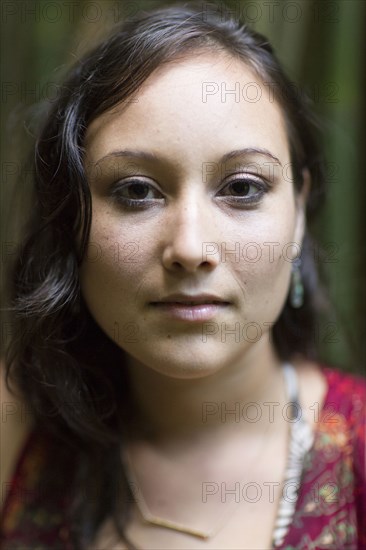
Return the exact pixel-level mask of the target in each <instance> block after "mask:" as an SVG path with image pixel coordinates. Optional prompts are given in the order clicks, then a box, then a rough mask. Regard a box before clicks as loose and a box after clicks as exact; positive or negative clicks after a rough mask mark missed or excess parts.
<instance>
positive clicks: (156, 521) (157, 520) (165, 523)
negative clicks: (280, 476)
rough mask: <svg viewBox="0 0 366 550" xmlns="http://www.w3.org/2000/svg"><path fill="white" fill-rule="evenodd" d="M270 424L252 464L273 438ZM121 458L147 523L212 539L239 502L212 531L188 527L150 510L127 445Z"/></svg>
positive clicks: (135, 499) (136, 501)
mask: <svg viewBox="0 0 366 550" xmlns="http://www.w3.org/2000/svg"><path fill="white" fill-rule="evenodd" d="M270 425H271V424H268V425H267V427H266V430H265V433H264V443H263V445H261V446H260V449H259V451H258V453H256V455H255V457H254V459H253V460H252V464H253V463H254V460H256V459H258V457H259V456H260V454H261V451H263V450H264V448H265V446H266V444H268V441H270V440H271V438H267V437H266V435H267V433H268V431H269V428H270ZM274 432H275V430H272V434H271V435H272V437H273V434H274ZM262 456H264V455H262ZM121 459H122V463H123V464H124V467H125V473H126V477H127V479H128V481H129V483H130V487H131V490H132V493H133V495H134V503H135V504H136V506H137V508H138V510H139V511H140V514H141V516H142V517H143V519H144V520H145V522H146V523H150V524H152V525H156V526H159V527H165V528H166V529H171V530H173V531H178V532H180V533H186V534H188V535H192V536H194V537H197V538H200V539H203V540H207V539H210V538H212V537H213V536H215V535H216V534H217V533H218V532H219V531H220V530H221V529H222V528H223V526H224V524H225V520H226V517H227V516H229V513H230V512H231V510H232V509H233V507H234V505H236V504H237V502H235V501H234V502H232V503H231V504H230V505H229V507H228V509H227V510H226V511H225V512H224V513H223V514H222V516H221V517H220V519H219V520H218V521H216V522H215V525H216V528H215V529H211V530H210V531H202V530H199V529H196V528H192V527H188V526H186V525H183V524H180V523H177V522H174V521H171V520H169V519H166V518H162V517H159V516H155V515H154V514H152V513H151V512H150V511H149V509H148V506H147V504H146V501H145V499H144V497H143V495H142V491H141V487H140V485H139V483H138V480H137V477H136V475H135V473H134V469H133V466H132V461H131V458H130V455H129V452H128V448H127V445H125V446H124V447H123V448H122V449H121ZM256 462H257V460H256ZM257 463H258V462H257ZM134 488H138V492H139V495H138V498H137V492H136V490H134ZM230 517H231V514H230Z"/></svg>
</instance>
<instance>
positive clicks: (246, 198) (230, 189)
mask: <svg viewBox="0 0 366 550" xmlns="http://www.w3.org/2000/svg"><path fill="white" fill-rule="evenodd" d="M266 191H267V186H266V185H265V183H264V182H263V181H261V180H257V179H255V178H253V177H250V176H244V175H241V176H237V177H236V178H234V179H232V180H231V181H229V183H227V184H226V185H225V187H223V188H222V189H221V191H220V193H219V196H224V197H225V199H226V200H229V201H231V202H235V203H236V204H255V203H258V202H260V200H261V199H262V198H263V195H264V194H265V193H266Z"/></svg>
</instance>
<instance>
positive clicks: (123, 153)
mask: <svg viewBox="0 0 366 550" xmlns="http://www.w3.org/2000/svg"><path fill="white" fill-rule="evenodd" d="M252 154H256V155H262V156H265V157H268V158H270V159H272V160H274V161H276V162H277V163H278V164H279V165H280V166H282V164H281V162H280V160H279V159H278V158H277V157H276V156H275V155H273V154H272V153H271V152H270V151H268V150H267V149H262V148H260V147H245V148H244V149H236V150H235V151H231V152H230V153H226V154H225V155H224V156H223V157H222V158H221V163H224V162H227V161H229V160H231V159H233V158H235V157H239V156H242V155H252ZM115 157H130V158H136V159H140V160H146V161H158V160H160V157H159V156H158V155H156V154H155V153H151V152H148V151H137V150H132V149H123V150H120V151H112V152H111V153H108V154H107V155H105V156H104V157H102V158H100V159H99V160H97V161H96V162H95V163H94V166H97V165H98V164H99V163H101V162H102V161H104V160H106V159H108V158H115Z"/></svg>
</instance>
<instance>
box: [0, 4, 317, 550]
mask: <svg viewBox="0 0 366 550" xmlns="http://www.w3.org/2000/svg"><path fill="white" fill-rule="evenodd" d="M197 51H209V52H212V51H218V52H224V53H228V54H230V55H232V56H234V57H235V58H236V59H239V60H242V61H243V62H244V63H245V64H246V65H248V66H249V67H251V68H252V69H253V70H254V71H255V72H256V74H258V76H259V77H260V79H261V81H262V82H263V83H266V84H268V83H269V84H273V86H272V88H271V89H272V90H273V93H274V100H275V101H277V102H278V104H279V105H280V107H281V110H282V113H283V116H284V120H285V123H286V128H287V135H288V143H289V150H290V155H291V168H292V176H293V181H294V187H295V191H296V192H299V191H300V190H301V189H302V186H303V183H304V182H303V176H302V169H303V168H305V167H306V168H307V169H308V170H309V172H310V174H311V191H310V196H309V198H308V202H307V207H306V214H307V219H308V220H309V219H311V218H312V217H313V216H314V215H315V213H316V212H317V210H318V208H319V206H320V205H321V203H322V200H323V198H324V184H325V170H324V160H323V157H322V154H321V145H320V143H319V138H318V137H317V136H318V135H319V124H318V122H317V120H316V118H315V116H314V114H313V112H312V105H311V102H310V100H309V99H307V97H306V95H305V94H302V93H301V94H300V93H298V91H295V90H296V88H294V86H293V85H292V83H291V81H290V80H289V78H288V77H287V76H286V74H285V73H284V71H283V69H282V67H281V65H280V63H279V61H278V59H277V57H276V55H275V53H274V51H273V49H272V47H271V45H270V44H269V43H268V41H267V40H266V38H264V37H263V36H262V35H260V34H258V33H257V32H255V31H254V30H252V29H251V28H249V27H248V25H247V24H246V23H245V22H244V21H240V20H236V19H235V18H233V17H232V15H230V14H229V13H228V12H226V11H225V10H224V9H223V8H222V4H221V7H220V8H219V7H218V6H217V5H215V4H211V5H209V4H208V3H206V5H205V8H204V9H203V8H202V6H200V5H199V4H196V3H185V4H174V5H171V6H169V7H160V8H158V9H154V10H151V11H141V12H140V13H139V14H138V15H137V16H136V17H134V18H133V19H129V20H127V21H123V22H119V23H118V24H116V25H115V26H114V27H113V29H112V30H111V31H110V33H109V35H108V37H107V38H105V39H104V40H103V41H102V42H101V43H100V44H99V45H97V46H96V47H94V49H92V51H90V52H88V53H87V54H86V55H84V56H83V57H82V58H81V59H80V60H78V61H77V62H76V64H75V65H74V66H73V67H72V68H71V70H70V72H69V74H68V76H67V79H66V80H65V82H64V83H63V84H62V85H60V89H59V94H58V97H57V99H56V100H55V101H54V102H53V103H52V104H51V105H50V107H49V108H48V112H47V113H46V116H45V119H44V121H43V123H42V124H43V125H42V127H41V129H40V131H39V135H38V137H37V141H36V144H35V149H34V152H33V156H32V170H33V176H34V178H33V181H34V189H33V201H32V210H31V212H30V215H29V219H28V222H27V224H26V225H25V230H24V233H25V234H24V237H23V242H22V244H21V245H20V246H19V250H18V252H17V257H16V259H15V261H14V262H13V263H12V265H11V267H10V268H9V270H8V278H7V283H8V296H9V306H10V307H9V308H8V311H9V312H10V313H9V315H10V322H11V326H12V336H11V339H10V342H9V344H8V346H7V349H6V355H5V364H6V367H7V372H6V379H7V383H8V379H9V378H10V380H13V381H14V382H15V384H16V386H17V387H18V388H19V390H20V391H21V393H22V394H23V397H24V399H25V400H26V402H27V404H28V406H29V407H30V410H31V412H32V414H33V417H34V418H35V420H36V423H37V426H38V429H39V430H42V431H44V433H46V434H47V435H48V436H49V437H51V436H52V437H54V438H56V441H59V445H58V448H59V449H61V447H63V448H64V449H67V453H68V454H69V455H70V454H72V456H73V457H75V464H74V466H75V467H74V468H73V470H72V477H71V478H70V479H71V480H72V482H70V485H71V489H70V495H71V496H70V506H69V507H68V514H69V520H70V524H71V526H72V534H73V537H74V539H75V541H76V543H75V544H76V547H77V548H81V549H83V548H86V546H87V544H88V543H90V542H91V541H92V539H93V537H94V536H95V534H96V532H97V529H98V527H99V526H100V525H101V523H102V522H103V520H104V519H106V518H107V517H112V518H113V520H114V522H115V525H116V529H117V531H118V532H119V534H120V536H121V539H122V540H124V541H125V542H126V544H127V545H128V547H129V548H134V546H133V544H132V543H131V542H129V541H128V540H127V537H126V536H125V534H124V530H125V525H126V521H127V519H128V512H129V509H130V507H129V504H128V503H129V502H130V501H132V500H133V499H132V498H131V497H132V495H131V489H130V487H129V485H128V482H127V478H126V474H125V472H124V469H123V465H122V463H121V460H120V449H121V445H122V444H123V440H124V436H125V432H124V427H125V426H126V422H127V421H128V422H129V423H130V424H131V421H133V419H131V418H130V411H131V407H132V405H133V397H132V395H131V391H130V386H129V379H128V376H127V373H126V369H124V368H123V367H121V364H122V365H123V354H124V352H123V350H121V349H120V348H119V347H118V346H117V345H116V344H115V343H114V342H112V341H111V340H110V339H109V338H108V337H107V336H106V335H105V334H104V333H103V331H102V330H101V329H100V327H99V326H97V324H96V323H95V321H94V320H93V318H92V317H91V315H90V313H89V311H88V309H87V306H86V304H85V302H84V301H83V297H82V294H81V291H80V282H79V267H80V264H81V261H82V259H83V257H84V254H85V251H86V246H87V243H88V238H89V232H90V226H91V195H90V190H89V185H88V181H87V179H86V176H85V173H84V167H83V155H84V136H85V131H86V129H87V128H88V126H89V124H90V123H91V121H92V120H93V119H95V118H96V117H97V116H98V115H100V114H101V113H103V112H105V111H106V110H107V109H110V108H111V107H113V106H114V105H116V104H117V103H119V102H122V101H126V100H128V99H129V98H130V97H131V95H132V94H133V93H134V92H136V91H137V90H138V88H139V87H140V86H141V85H142V84H143V82H144V81H145V80H146V79H147V78H148V77H149V75H151V74H152V73H153V71H154V70H155V69H157V68H158V67H160V66H161V65H162V64H166V63H169V62H171V61H172V60H176V59H178V58H179V57H180V56H181V57H183V56H186V55H187V54H190V53H195V52H197ZM147 123H148V122H147ZM79 237H80V239H79ZM313 248H314V244H313V242H312V240H311V237H310V235H309V232H308V230H306V234H305V237H304V241H303V246H302V252H301V257H302V265H301V273H302V278H303V283H304V305H303V306H302V307H301V308H298V309H296V308H293V307H291V305H290V303H289V300H287V301H286V303H285V305H284V308H283V310H282V312H281V314H280V316H279V318H278V319H277V321H276V323H275V324H274V326H273V329H272V330H273V341H274V345H275V348H276V350H277V353H278V356H279V357H280V358H282V359H283V360H289V359H291V357H293V356H294V355H295V354H301V355H303V356H305V357H307V358H316V357H317V349H316V346H315V340H314V329H315V323H316V321H317V318H318V316H319V314H320V309H321V308H322V307H323V306H322V304H324V303H325V302H324V300H323V301H322V290H321V285H320V281H319V278H318V275H317V269H316V265H315V262H314V257H313V253H312V252H313ZM8 387H9V385H8ZM61 442H62V445H61ZM57 454H58V455H59V456H58V457H56V455H57ZM60 455H62V453H57V452H56V453H55V460H57V459H58V460H61V458H60ZM62 456H63V455H62ZM70 476H71V473H70Z"/></svg>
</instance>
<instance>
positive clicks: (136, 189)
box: [124, 182, 150, 200]
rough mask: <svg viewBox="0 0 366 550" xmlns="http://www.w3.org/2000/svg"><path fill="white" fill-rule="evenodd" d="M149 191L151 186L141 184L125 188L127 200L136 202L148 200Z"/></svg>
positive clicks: (131, 184) (132, 184) (133, 184)
mask: <svg viewBox="0 0 366 550" xmlns="http://www.w3.org/2000/svg"><path fill="white" fill-rule="evenodd" d="M149 191H150V189H149V186H148V185H147V184H146V183H141V182H136V183H130V184H129V185H126V187H125V188H124V192H125V196H126V198H128V199H135V200H141V199H146V198H147V195H148V193H149Z"/></svg>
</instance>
